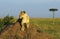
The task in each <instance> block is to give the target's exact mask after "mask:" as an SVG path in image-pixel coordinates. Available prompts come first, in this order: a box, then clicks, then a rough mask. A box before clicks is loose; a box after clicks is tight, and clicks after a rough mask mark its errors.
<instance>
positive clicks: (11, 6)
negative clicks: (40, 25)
mask: <svg viewBox="0 0 60 39" xmlns="http://www.w3.org/2000/svg"><path fill="white" fill-rule="evenodd" d="M59 4H60V0H0V17H5V16H6V15H8V14H9V16H14V17H19V14H20V12H21V10H25V11H26V12H27V14H28V15H29V16H30V17H34V18H35V17H37V18H52V16H53V13H52V12H50V11H49V9H50V8H57V9H58V11H56V12H55V17H56V18H60V5H59Z"/></svg>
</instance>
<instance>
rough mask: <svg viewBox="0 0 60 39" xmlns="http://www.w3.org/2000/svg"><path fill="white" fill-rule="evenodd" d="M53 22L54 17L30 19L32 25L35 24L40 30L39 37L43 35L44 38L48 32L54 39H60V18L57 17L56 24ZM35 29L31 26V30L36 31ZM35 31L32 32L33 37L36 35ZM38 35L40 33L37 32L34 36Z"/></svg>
mask: <svg viewBox="0 0 60 39" xmlns="http://www.w3.org/2000/svg"><path fill="white" fill-rule="evenodd" d="M15 20H16V19H15ZM52 22H53V19H52V18H31V19H30V25H31V26H35V27H36V28H38V32H41V33H40V35H39V36H38V37H41V38H42V39H44V36H46V35H47V33H48V34H49V35H50V36H51V37H52V39H60V18H55V19H54V24H52ZM17 25H18V24H17ZM36 28H35V29H36ZM35 29H32V28H31V29H30V31H31V30H32V31H31V32H34V33H35V31H34V30H35ZM34 33H32V37H33V36H34ZM42 33H44V34H42ZM35 34H36V33H35ZM37 35H38V34H36V36H34V38H35V37H37ZM38 39H40V38H38ZM45 39H48V38H45ZM49 39H50V38H49Z"/></svg>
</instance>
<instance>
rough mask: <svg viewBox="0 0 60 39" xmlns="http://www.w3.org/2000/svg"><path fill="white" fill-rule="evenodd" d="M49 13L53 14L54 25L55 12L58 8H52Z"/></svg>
mask: <svg viewBox="0 0 60 39" xmlns="http://www.w3.org/2000/svg"><path fill="white" fill-rule="evenodd" d="M49 11H52V12H53V24H54V16H55V11H58V9H56V8H50V9H49Z"/></svg>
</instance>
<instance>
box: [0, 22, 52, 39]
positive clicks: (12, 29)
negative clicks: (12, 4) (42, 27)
mask: <svg viewBox="0 0 60 39" xmlns="http://www.w3.org/2000/svg"><path fill="white" fill-rule="evenodd" d="M0 39H52V37H51V36H50V35H49V34H48V33H44V32H41V31H39V30H38V28H37V27H35V25H30V28H29V29H28V30H27V32H25V31H24V32H22V31H21V30H20V24H19V22H17V23H16V24H14V25H10V26H9V27H7V28H5V29H4V30H3V31H2V32H1V34H0Z"/></svg>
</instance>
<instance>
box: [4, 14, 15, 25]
mask: <svg viewBox="0 0 60 39" xmlns="http://www.w3.org/2000/svg"><path fill="white" fill-rule="evenodd" d="M12 19H14V17H13V16H8V15H7V16H6V17H4V19H3V21H4V25H9V24H12V23H13V22H10V21H11V20H12Z"/></svg>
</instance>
